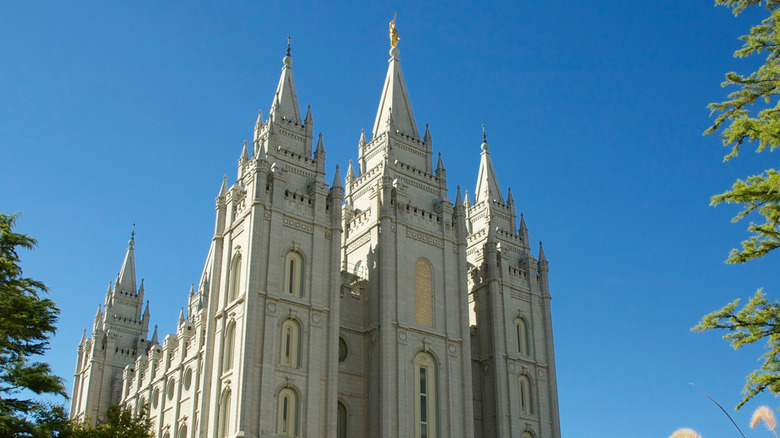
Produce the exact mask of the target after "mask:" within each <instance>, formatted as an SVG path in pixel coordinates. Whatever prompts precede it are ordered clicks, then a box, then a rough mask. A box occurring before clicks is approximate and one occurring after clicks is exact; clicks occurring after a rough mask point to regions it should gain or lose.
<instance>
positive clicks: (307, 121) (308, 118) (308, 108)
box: [303, 105, 314, 125]
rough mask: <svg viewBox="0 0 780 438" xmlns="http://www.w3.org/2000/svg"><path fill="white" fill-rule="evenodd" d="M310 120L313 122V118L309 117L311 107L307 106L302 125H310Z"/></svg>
mask: <svg viewBox="0 0 780 438" xmlns="http://www.w3.org/2000/svg"><path fill="white" fill-rule="evenodd" d="M312 120H314V118H313V117H312V116H311V105H309V106H308V107H307V108H306V118H305V119H304V120H303V123H304V124H305V125H309V124H311V122H312Z"/></svg>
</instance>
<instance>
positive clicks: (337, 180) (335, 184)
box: [331, 161, 352, 189]
mask: <svg viewBox="0 0 780 438" xmlns="http://www.w3.org/2000/svg"><path fill="white" fill-rule="evenodd" d="M349 163H350V166H351V165H352V161H350V162H349ZM350 168H351V167H350ZM331 187H333V188H334V189H340V188H342V185H341V173H339V165H338V164H337V165H336V174H335V175H333V185H332V186H331Z"/></svg>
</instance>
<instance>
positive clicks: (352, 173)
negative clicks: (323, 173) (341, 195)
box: [336, 160, 355, 182]
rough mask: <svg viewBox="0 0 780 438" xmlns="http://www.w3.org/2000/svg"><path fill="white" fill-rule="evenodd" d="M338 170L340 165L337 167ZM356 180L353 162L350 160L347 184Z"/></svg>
mask: <svg viewBox="0 0 780 438" xmlns="http://www.w3.org/2000/svg"><path fill="white" fill-rule="evenodd" d="M336 167H337V168H338V165H337V166H336ZM354 180H355V170H354V169H353V168H352V160H349V167H347V182H352V181H354Z"/></svg>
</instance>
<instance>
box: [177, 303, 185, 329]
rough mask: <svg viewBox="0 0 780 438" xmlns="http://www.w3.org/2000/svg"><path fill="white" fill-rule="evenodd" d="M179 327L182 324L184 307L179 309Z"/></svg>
mask: <svg viewBox="0 0 780 438" xmlns="http://www.w3.org/2000/svg"><path fill="white" fill-rule="evenodd" d="M178 323H179V325H182V324H184V307H182V308H181V311H179V321H178Z"/></svg>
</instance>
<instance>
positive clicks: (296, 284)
mask: <svg viewBox="0 0 780 438" xmlns="http://www.w3.org/2000/svg"><path fill="white" fill-rule="evenodd" d="M302 290H303V258H302V257H301V255H300V254H298V253H297V252H295V251H290V252H288V253H287V256H286V257H285V258H284V289H283V291H284V293H286V294H289V295H292V296H294V297H300V296H301V295H303V294H302V293H301V291H302Z"/></svg>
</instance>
